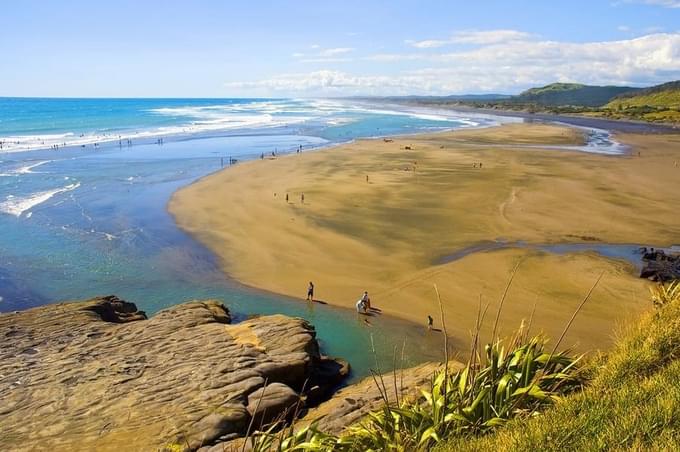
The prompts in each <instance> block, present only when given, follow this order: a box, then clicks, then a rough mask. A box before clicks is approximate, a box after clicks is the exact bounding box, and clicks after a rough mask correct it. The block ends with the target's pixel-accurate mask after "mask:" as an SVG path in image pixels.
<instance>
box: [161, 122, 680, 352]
mask: <svg viewBox="0 0 680 452" xmlns="http://www.w3.org/2000/svg"><path fill="white" fill-rule="evenodd" d="M522 126H523V127H524V126H526V127H553V126H532V125H522ZM489 130H495V131H498V130H499V128H491V129H484V130H483V131H481V132H480V131H466V130H457V131H455V132H452V133H451V132H437V133H428V134H419V135H418V136H417V137H409V139H404V138H398V139H395V140H394V141H395V142H397V141H398V142H399V143H400V144H403V142H406V141H427V140H437V139H446V138H447V137H448V138H450V139H452V140H454V141H455V140H456V138H457V137H458V136H459V135H460V134H465V133H470V132H472V133H482V134H483V133H485V132H486V133H491V134H493V132H489ZM468 144H470V143H468ZM383 145H387V144H386V143H383V142H380V141H376V140H375V139H373V140H358V141H357V142H355V143H352V144H346V145H343V146H342V147H343V151H338V150H337V149H333V152H330V150H327V149H325V150H326V151H327V152H323V150H322V151H320V152H316V153H313V154H316V155H317V156H318V157H315V158H312V160H314V162H315V165H318V164H321V162H322V161H323V160H324V159H327V160H328V159H330V160H334V161H337V160H338V154H342V153H344V152H349V151H348V150H352V149H356V148H361V147H366V146H371V147H379V146H383ZM507 147H508V148H512V147H513V146H512V145H509V146H507ZM539 148H540V146H539ZM485 152H492V153H493V152H507V151H501V150H498V151H496V150H486V151H485ZM509 152H517V151H509ZM526 153H528V154H531V155H538V154H541V155H544V156H545V155H546V154H549V153H550V152H549V151H548V152H546V151H545V150H543V151H541V150H540V149H532V150H526ZM575 153H576V154H580V155H581V157H579V158H585V159H597V158H602V157H606V156H604V155H595V154H585V153H583V152H575ZM310 154H312V153H310ZM320 154H321V155H320ZM331 154H333V155H335V158H332V157H331ZM519 154H521V153H518V154H517V155H519ZM353 155H354V154H353ZM571 155H572V154H570V157H569V159H570V158H571ZM298 157H299V156H298ZM553 157H554V156H553ZM562 157H565V160H569V159H567V158H566V154H564V155H562ZM620 157H621V159H628V158H631V157H632V156H631V154H630V153H628V154H625V155H621V156H620ZM351 158H354V157H353V156H352V157H351ZM295 159H296V157H295V156H288V159H278V160H272V161H268V162H265V164H266V165H268V167H269V169H270V170H274V169H275V168H274V167H275V166H276V165H277V163H279V164H281V165H283V166H286V167H287V168H289V170H293V167H294V166H295V165H293V164H292V163H291V162H294V161H295ZM617 160H618V159H617ZM284 161H287V162H289V163H281V162H284ZM261 163H262V162H260V164H259V165H258V162H247V163H244V164H240V165H237V166H236V167H234V168H232V171H231V172H218V173H214V174H213V175H212V176H211V177H207V178H205V179H203V180H202V181H199V182H196V183H194V184H192V185H190V186H189V188H184V189H182V190H179V191H178V192H176V193H175V195H173V197H172V198H171V200H170V202H169V203H168V210H169V212H171V214H172V215H173V217H174V218H175V221H176V222H177V224H178V226H179V227H180V228H181V229H182V230H184V231H185V232H187V233H189V234H190V235H192V236H193V237H194V238H196V239H197V240H199V241H200V242H201V243H203V244H205V245H206V246H208V248H209V249H211V250H213V252H216V254H217V255H218V256H219V258H220V261H221V263H222V268H223V270H224V271H225V273H226V274H228V275H229V277H231V278H233V279H235V280H237V281H239V282H241V283H244V284H245V285H247V286H252V287H255V288H258V289H265V290H267V291H269V292H273V293H282V294H285V295H288V296H292V297H293V298H302V295H300V293H301V292H302V291H303V290H304V288H303V289H298V290H295V291H292V292H291V290H290V289H286V286H285V285H284V286H281V285H277V284H271V283H270V281H269V280H268V278H269V277H267V276H265V274H266V272H265V273H257V272H261V271H262V270H261V269H258V271H257V272H256V273H257V274H258V275H259V276H255V277H254V278H250V277H248V276H246V275H247V274H248V272H246V273H243V272H242V271H240V270H237V271H234V263H233V262H234V261H230V260H229V259H228V258H227V255H229V251H227V250H225V249H222V250H219V249H216V242H215V237H212V238H210V235H211V234H210V233H208V234H206V231H205V230H204V231H203V232H201V231H199V230H198V229H196V228H194V227H189V228H187V224H186V219H185V220H184V222H185V223H184V224H183V219H182V218H181V217H182V215H179V216H178V215H177V212H176V211H175V209H174V207H173V203H174V202H175V200H176V198H177V197H178V196H181V193H182V192H184V191H186V190H190V191H191V190H194V189H192V188H191V187H196V186H201V185H203V184H205V183H206V182H205V181H206V180H208V181H209V180H211V179H212V178H220V174H229V176H228V178H229V179H234V178H235V177H237V178H242V177H244V176H245V173H247V176H245V177H247V178H248V179H250V178H257V177H259V176H258V173H260V172H262V171H267V170H265V169H264V168H262V165H261ZM255 167H257V168H258V171H255ZM235 173H238V175H237V174H235ZM276 174H278V173H276ZM222 179H224V177H222ZM248 179H239V180H240V182H244V181H247V180H248ZM223 182H225V181H223ZM208 183H209V182H208ZM237 185H238V184H237ZM212 188H213V189H216V187H215V186H213V187H212ZM242 189H244V188H243V187H241V186H239V190H242ZM225 190H227V189H225ZM272 190H273V189H272ZM220 193H221V194H223V193H222V192H220ZM244 193H246V194H245V195H244V196H250V195H248V194H247V190H246V192H244ZM201 196H204V195H201ZM211 196H214V195H211ZM270 196H271V194H270ZM314 196H316V195H314ZM256 199H258V201H256V202H257V203H259V202H262V198H261V197H256ZM194 201H197V200H196V199H194ZM198 202H201V201H200V199H199V200H198ZM224 202H225V203H227V204H229V203H231V202H236V203H237V204H238V208H237V209H236V210H238V211H239V215H241V214H242V212H241V210H242V209H248V208H250V207H249V206H247V205H241V204H240V203H239V202H238V200H234V199H232V197H229V199H226V200H224ZM267 203H268V204H271V203H270V202H269V201H267ZM246 204H247V203H246ZM213 207H214V206H213ZM269 208H274V207H273V206H271V205H268V207H267V208H266V209H264V210H262V208H260V207H254V208H253V209H255V210H257V211H258V212H260V211H261V212H260V213H261V214H264V212H268V210H267V209H269ZM306 208H308V209H309V208H311V207H306ZM290 209H293V210H292V211H291V214H292V215H293V217H294V218H291V220H294V219H295V218H297V219H298V220H300V221H304V220H305V218H304V212H303V211H302V210H301V206H298V203H294V205H291V206H290ZM273 212H274V211H272V213H273ZM230 213H234V212H230ZM195 214H196V212H194V214H192V216H194V217H195V216H196V215H195ZM210 215H211V216H213V217H214V216H216V215H217V216H219V212H213V213H211V214H210ZM258 215H259V214H258ZM300 215H303V216H302V217H300ZM275 216H276V215H274V217H275ZM260 217H261V218H263V219H265V218H266V219H267V220H266V221H268V220H269V216H267V215H263V216H262V215H261V216H260ZM239 218H241V219H243V218H246V217H239ZM318 220H319V219H317V220H315V221H317V223H318ZM215 221H217V220H215ZM278 221H279V220H276V221H274V222H273V223H272V224H271V228H272V229H271V230H270V231H268V230H267V228H266V227H265V228H264V233H263V232H262V231H259V232H257V231H256V232H255V235H256V236H258V237H260V239H263V240H269V237H268V236H269V235H271V234H275V235H276V236H277V237H280V238H281V239H282V240H288V239H292V240H294V241H296V243H297V241H299V240H301V237H299V234H298V232H299V231H295V228H294V229H293V230H292V231H291V230H289V227H288V226H286V223H285V222H284V223H278ZM217 224H218V223H214V224H212V226H211V228H212V229H214V228H215V227H218V226H216V225H217ZM277 225H278V226H277ZM251 226H252V227H253V228H255V229H257V230H260V229H262V228H261V226H257V225H255V224H251V223H249V226H248V227H244V229H248V228H250V227H251ZM318 226H320V227H321V228H322V229H323V228H325V226H326V225H324V224H318V225H317V226H315V227H314V228H315V229H309V228H308V225H307V224H302V229H304V230H305V231H306V233H311V234H316V232H318V231H316V230H317V229H318ZM277 228H281V229H282V230H281V231H279V230H278V229H277ZM221 232H223V231H221ZM221 232H219V233H221ZM250 232H252V231H250ZM326 232H328V231H326ZM219 233H215V235H219ZM321 233H322V234H323V232H321ZM227 235H229V233H227ZM232 235H233V236H238V237H239V239H238V240H251V239H249V238H248V232H246V231H241V232H233V233H232ZM285 237H287V239H286V238H285ZM321 237H322V236H319V237H318V239H319V240H321ZM334 237H335V238H336V239H338V240H341V241H342V240H343V239H342V238H341V235H340V236H337V234H336V235H334ZM345 238H346V237H345ZM528 242H529V243H531V241H530V240H529V241H528ZM604 242H605V243H618V242H617V241H616V240H604ZM630 242H631V241H628V243H630ZM232 243H233V242H232ZM300 243H304V242H300ZM544 243H545V242H544ZM550 243H556V244H558V243H576V241H574V240H570V241H565V240H559V239H558V240H557V241H550ZM659 243H661V240H660V241H659ZM671 244H672V243H669V245H671ZM319 245H320V246H322V247H323V246H325V243H324V242H323V240H321V241H319ZM347 245H348V246H349V248H351V249H355V248H356V247H355V245H356V243H352V242H351V241H350V242H347ZM365 245H366V244H365ZM236 246H237V247H242V245H236ZM277 246H278V245H276V246H274V248H269V251H270V252H271V251H272V250H274V249H276V247H277ZM368 246H370V245H368ZM227 247H228V245H227ZM341 248H342V247H341ZM265 249H267V247H266V246H262V245H258V247H257V249H254V250H253V252H251V253H250V254H258V256H259V257H257V258H255V257H253V256H249V255H248V253H246V254H245V255H239V256H240V257H241V258H243V257H244V256H245V260H249V261H254V260H258V259H259V258H262V259H263V260H262V262H263V265H264V266H265V267H268V268H270V269H271V271H273V272H274V273H272V275H276V274H279V273H281V272H283V273H286V274H289V273H290V271H291V270H290V268H289V266H290V265H291V264H293V262H296V264H293V267H294V266H295V265H300V260H299V258H295V259H294V260H291V261H290V262H289V263H285V262H286V260H287V259H288V257H283V258H280V265H283V266H284V267H282V268H279V267H277V266H278V265H279V264H274V261H276V259H279V258H277V257H276V256H274V257H272V256H267V257H265V256H266V255H263V254H262V253H263V252H264V250H265ZM286 249H287V250H288V251H291V247H290V246H287V247H286ZM305 249H307V248H305ZM357 249H360V248H357ZM455 249H457V248H453V250H454V251H455ZM343 251H347V250H343ZM225 252H226V253H227V254H224V253H225ZM291 252H297V250H296V249H295V246H293V250H292V251H291ZM338 252H340V253H342V252H341V251H338ZM275 254H276V253H275ZM303 254H304V253H303ZM402 254H403V253H402ZM481 254H485V255H489V254H493V253H481ZM312 255H313V256H314V259H317V258H319V259H322V260H323V265H325V264H327V263H328V264H331V263H330V262H329V261H328V259H327V257H322V256H319V255H317V254H315V251H310V256H312ZM399 255H400V253H399V251H398V250H393V252H391V253H388V254H384V255H383V256H384V259H386V260H387V261H390V263H391V262H392V261H393V260H395V259H403V257H402V258H400V257H398V256H399ZM496 255H497V256H502V260H503V261H507V260H508V259H510V260H512V259H511V258H512V257H513V256H514V257H517V256H516V255H517V250H506V251H503V252H501V253H498V254H496ZM496 255H494V256H496ZM526 256H528V257H527V258H528V259H529V260H530V261H532V262H533V261H541V260H543V261H545V262H548V263H549V264H550V265H551V266H554V265H558V266H559V265H561V264H563V263H564V262H563V261H565V262H568V261H569V260H570V259H573V258H574V256H573V255H571V254H569V255H568V256H567V257H566V258H564V257H555V256H552V257H551V256H545V255H541V253H526ZM577 256H578V259H577V260H581V261H582V262H581V263H580V265H581V267H583V266H585V267H588V266H590V267H592V266H593V265H595V266H602V265H604V268H609V269H610V270H612V269H614V268H620V264H617V263H616V262H612V261H610V260H609V259H604V258H598V257H596V256H590V255H589V254H588V253H586V254H585V255H583V253H577ZM475 258H479V256H475ZM339 259H341V260H342V257H339ZM237 260H238V258H237ZM321 264H322V263H321V262H319V264H318V265H321ZM272 265H274V266H272ZM302 265H303V266H304V263H303V264H302ZM466 265H467V262H466ZM237 267H238V265H237ZM307 267H309V266H307ZM427 267H429V265H426V266H425V268H427ZM444 267H446V265H445V266H444ZM576 267H579V265H577V266H576ZM309 268H310V269H311V268H312V267H309ZM343 268H344V267H343ZM362 268H363V267H362ZM421 270H422V269H421ZM619 271H620V270H615V273H616V274H619V276H617V277H616V279H617V281H618V280H619V279H621V278H623V280H627V281H628V282H627V283H626V284H628V285H629V286H630V284H632V285H633V286H636V287H639V288H641V287H643V285H644V283H643V282H641V281H631V280H632V279H633V278H632V277H630V276H628V274H625V275H623V274H620V273H617V272H619ZM407 273H408V272H407ZM419 273H421V271H416V273H415V274H419ZM506 275H507V274H506ZM421 276H423V275H421ZM431 276H432V275H429V274H428V273H427V271H426V274H425V275H424V277H426V278H428V277H431ZM435 276H436V275H435ZM282 277H283V276H282V275H280V274H279V276H273V278H274V279H277V280H281V278H282ZM317 279H318V278H317ZM336 279H341V280H342V279H344V280H345V282H346V283H347V284H348V285H350V282H349V280H347V278H346V277H344V276H339V277H337V278H336ZM430 279H431V278H430ZM435 279H436V278H435ZM265 280H266V281H267V283H266V284H262V281H265ZM281 281H283V280H281ZM315 283H316V282H315ZM328 283H329V282H328V281H324V284H328ZM305 284H306V283H305ZM341 284H342V283H341ZM358 289H359V288H357V294H358V293H360V292H359V291H358ZM327 290H329V291H331V292H332V289H330V288H329V289H327ZM608 290H610V289H608ZM636 290H637V289H636ZM371 293H373V294H377V295H376V296H378V297H382V300H384V299H385V298H384V297H385V296H388V295H389V297H388V298H391V297H393V296H394V295H395V294H394V291H388V290H387V287H384V288H383V289H382V290H381V289H380V286H378V287H377V288H374V290H373V291H372V292H371ZM350 297H351V295H349V296H348V295H345V296H342V298H344V299H345V301H344V302H339V300H338V299H337V297H335V298H334V299H330V300H326V301H329V302H331V303H332V304H338V305H340V306H344V307H345V308H349V309H352V307H350V304H353V302H352V301H351V300H352V299H353V298H354V297H351V298H350ZM347 298H349V300H348V299H347ZM492 298H493V297H492ZM382 300H381V302H380V303H379V306H380V307H381V308H383V311H384V312H385V313H386V314H391V315H394V316H396V317H398V318H401V319H407V320H410V321H411V322H413V323H415V324H416V325H417V324H423V323H422V320H420V318H422V316H419V315H417V316H415V317H414V316H413V315H408V314H407V313H404V312H401V311H399V310H397V311H395V310H394V309H391V308H389V307H388V308H387V310H385V309H384V308H385V304H384V303H385V302H384V301H382ZM421 310H422V309H421ZM470 325H471V324H468V325H465V326H467V327H469V326H470ZM460 332H461V329H460V328H459V331H458V333H460ZM607 334H608V333H607ZM455 336H456V337H457V338H459V339H460V338H461V335H460V334H456V335H455ZM599 340H600V341H602V340H603V339H602V334H600V339H599Z"/></svg>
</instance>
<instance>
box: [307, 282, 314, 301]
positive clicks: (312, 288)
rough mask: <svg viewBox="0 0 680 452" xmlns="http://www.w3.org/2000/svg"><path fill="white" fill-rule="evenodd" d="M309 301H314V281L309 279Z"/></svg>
mask: <svg viewBox="0 0 680 452" xmlns="http://www.w3.org/2000/svg"><path fill="white" fill-rule="evenodd" d="M307 301H314V283H313V282H311V281H309V287H307Z"/></svg>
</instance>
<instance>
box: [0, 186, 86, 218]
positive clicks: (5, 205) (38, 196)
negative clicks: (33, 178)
mask: <svg viewBox="0 0 680 452" xmlns="http://www.w3.org/2000/svg"><path fill="white" fill-rule="evenodd" d="M78 187H80V182H76V183H75V184H70V185H67V186H65V187H62V188H56V189H54V190H46V191H41V192H36V193H33V194H31V195H30V196H26V197H24V198H17V197H14V196H12V195H10V196H8V197H7V199H6V201H4V202H1V203H0V212H3V213H6V214H9V215H14V216H15V217H20V216H21V214H23V213H24V212H26V211H27V210H30V209H32V208H33V207H35V206H37V205H38V204H42V203H44V202H45V201H47V200H48V199H50V198H52V197H53V196H55V195H58V194H59V193H64V192H68V191H71V190H75V189H76V188H78Z"/></svg>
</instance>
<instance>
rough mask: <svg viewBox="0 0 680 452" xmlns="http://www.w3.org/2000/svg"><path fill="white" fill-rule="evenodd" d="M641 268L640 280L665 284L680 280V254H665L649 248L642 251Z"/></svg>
mask: <svg viewBox="0 0 680 452" xmlns="http://www.w3.org/2000/svg"><path fill="white" fill-rule="evenodd" d="M642 252H643V254H642V261H643V263H644V264H643V267H642V270H641V271H640V278H646V279H649V280H650V281H657V282H667V281H672V280H674V279H680V253H666V252H664V251H663V250H659V249H656V250H655V249H654V248H651V249H650V250H647V249H646V248H644V249H643V250H642Z"/></svg>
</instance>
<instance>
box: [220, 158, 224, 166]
mask: <svg viewBox="0 0 680 452" xmlns="http://www.w3.org/2000/svg"><path fill="white" fill-rule="evenodd" d="M220 167H221V168H224V157H221V158H220Z"/></svg>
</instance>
